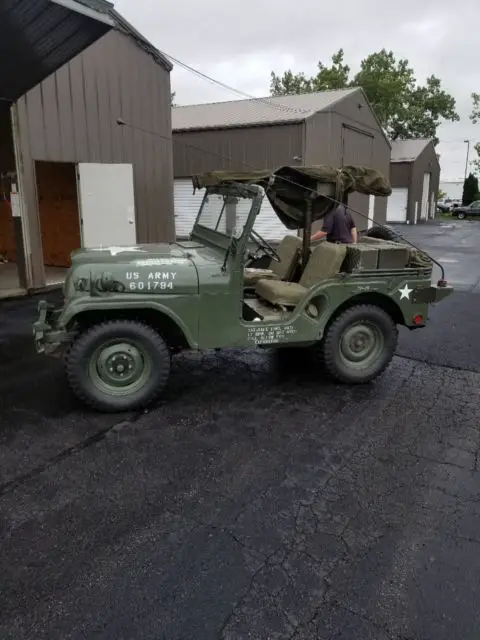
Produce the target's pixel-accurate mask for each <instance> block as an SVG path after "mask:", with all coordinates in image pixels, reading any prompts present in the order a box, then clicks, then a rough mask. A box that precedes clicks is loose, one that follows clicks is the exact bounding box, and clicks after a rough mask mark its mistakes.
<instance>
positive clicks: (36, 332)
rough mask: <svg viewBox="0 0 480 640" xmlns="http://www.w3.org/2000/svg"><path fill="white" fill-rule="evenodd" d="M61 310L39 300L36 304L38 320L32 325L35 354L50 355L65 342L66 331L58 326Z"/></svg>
mask: <svg viewBox="0 0 480 640" xmlns="http://www.w3.org/2000/svg"><path fill="white" fill-rule="evenodd" d="M61 313H62V309H58V308H57V307H56V306H55V305H54V304H51V303H50V302H47V301H46V300H41V301H40V302H39V303H38V320H37V321H36V322H34V324H33V338H34V341H35V350H36V352H37V353H45V354H52V353H54V352H55V351H57V350H58V348H59V347H60V346H61V345H62V344H64V343H65V342H66V341H67V338H68V334H67V331H66V330H65V329H64V328H62V327H60V326H59V324H58V320H59V317H60V315H61Z"/></svg>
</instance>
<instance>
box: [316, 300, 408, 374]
mask: <svg viewBox="0 0 480 640" xmlns="http://www.w3.org/2000/svg"><path fill="white" fill-rule="evenodd" d="M397 341H398V329H397V326H396V324H395V322H394V321H393V320H392V318H391V317H390V315H389V314H388V313H386V312H385V311H384V310H383V309H381V308H380V307H377V306H375V305H356V306H354V307H350V308H349V309H346V310H345V311H344V312H343V313H341V314H340V315H339V316H338V317H337V318H336V319H335V320H334V321H333V322H332V324H331V325H330V326H329V327H328V328H327V331H326V333H325V336H324V338H323V340H322V343H321V354H322V359H323V362H324V366H325V368H326V370H327V372H328V373H329V374H330V375H331V376H332V377H333V378H335V379H336V380H338V381H339V382H343V383H346V384H365V383H367V382H370V381H371V380H373V379H374V378H376V377H378V376H379V375H381V374H382V373H383V371H385V369H386V368H387V367H388V365H389V364H390V362H391V361H392V358H393V355H394V353H395V349H396V347H397Z"/></svg>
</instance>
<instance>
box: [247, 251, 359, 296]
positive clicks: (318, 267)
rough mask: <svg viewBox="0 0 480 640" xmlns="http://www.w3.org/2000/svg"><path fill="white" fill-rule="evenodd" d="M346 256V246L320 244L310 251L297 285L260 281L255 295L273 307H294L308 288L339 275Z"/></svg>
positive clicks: (275, 281)
mask: <svg viewBox="0 0 480 640" xmlns="http://www.w3.org/2000/svg"><path fill="white" fill-rule="evenodd" d="M346 254H347V245H345V244H334V243H332V242H322V243H320V244H319V245H318V246H316V247H315V248H314V249H313V250H312V253H311V255H310V259H309V261H308V262H307V266H306V267H305V269H304V271H303V274H302V277H301V278H300V281H299V282H298V283H297V282H281V281H278V280H267V279H262V280H259V281H258V282H257V286H256V287H255V293H256V294H257V295H258V296H259V297H260V298H263V300H266V301H267V302H269V303H270V304H273V305H274V306H285V307H295V306H296V305H297V304H298V302H299V301H300V300H301V299H302V297H303V296H304V295H305V293H306V292H307V291H308V289H309V288H310V287H312V286H313V285H315V284H318V283H320V282H322V281H324V280H328V279H330V278H334V277H335V276H336V275H338V274H339V273H340V269H341V267H342V264H343V261H344V260H345V256H346Z"/></svg>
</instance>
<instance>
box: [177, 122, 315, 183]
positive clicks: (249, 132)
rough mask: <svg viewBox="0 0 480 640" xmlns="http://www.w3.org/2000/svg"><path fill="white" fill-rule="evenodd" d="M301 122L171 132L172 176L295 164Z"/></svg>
mask: <svg viewBox="0 0 480 640" xmlns="http://www.w3.org/2000/svg"><path fill="white" fill-rule="evenodd" d="M303 132H304V125H303V123H302V124H289V125H277V126H267V127H252V128H238V129H228V130H221V129H217V130H212V131H189V132H178V133H174V134H173V171H174V175H175V177H176V178H186V177H189V176H192V175H194V174H196V173H203V172H207V171H216V170H220V169H237V170H243V169H251V168H255V169H266V168H268V169H270V168H272V169H275V168H277V167H279V166H281V165H283V164H295V161H294V159H293V158H294V157H295V156H299V157H301V156H302V154H303Z"/></svg>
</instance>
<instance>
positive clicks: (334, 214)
mask: <svg viewBox="0 0 480 640" xmlns="http://www.w3.org/2000/svg"><path fill="white" fill-rule="evenodd" d="M325 237H326V238H327V241H328V242H335V243H339V244H352V243H353V244H356V243H357V237H358V236H357V228H356V226H355V222H354V221H353V218H352V216H351V215H350V212H349V211H348V210H347V207H346V206H345V205H344V204H339V205H337V206H336V207H334V208H333V209H332V210H331V211H329V212H328V213H327V215H326V216H325V218H324V219H323V227H322V229H321V230H320V231H317V232H316V233H314V234H313V235H312V238H311V241H312V242H314V241H315V240H321V239H322V238H325Z"/></svg>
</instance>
